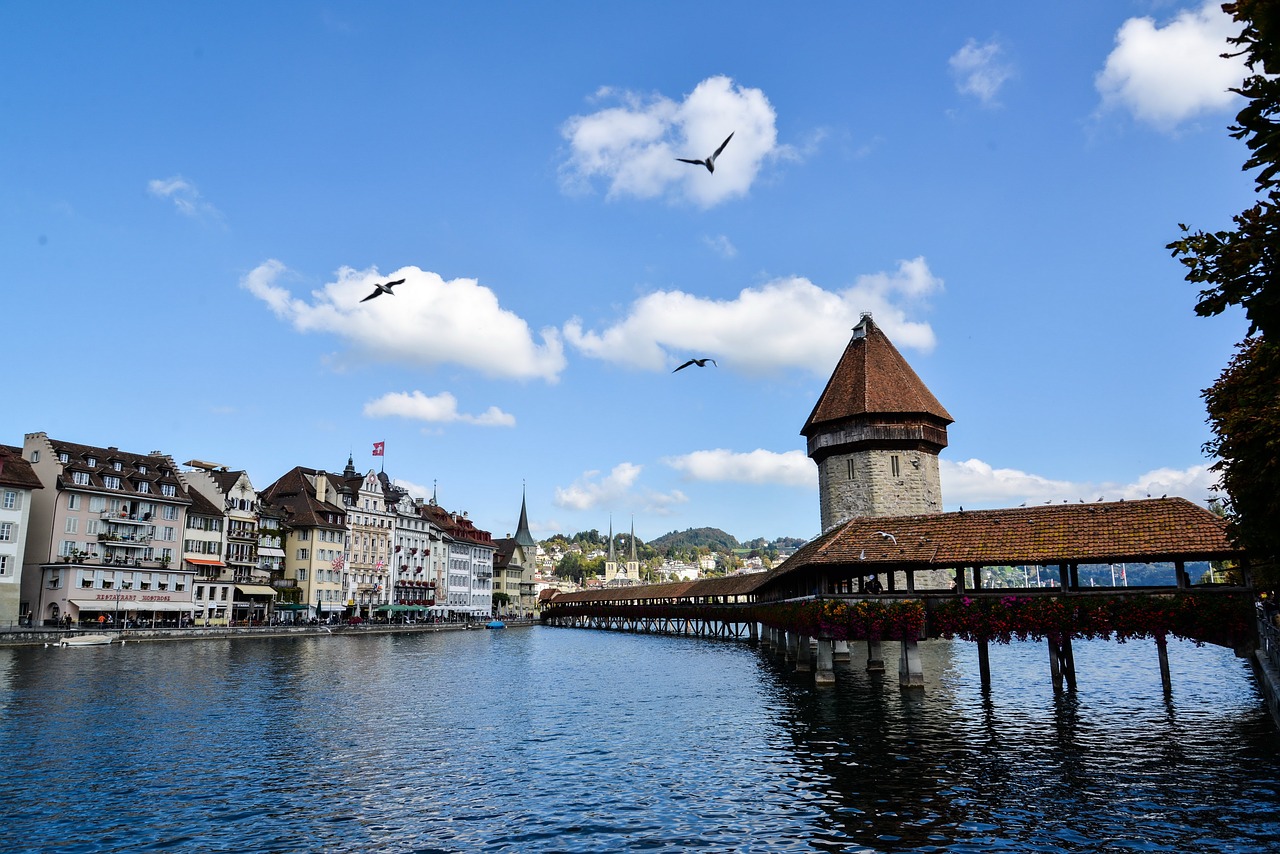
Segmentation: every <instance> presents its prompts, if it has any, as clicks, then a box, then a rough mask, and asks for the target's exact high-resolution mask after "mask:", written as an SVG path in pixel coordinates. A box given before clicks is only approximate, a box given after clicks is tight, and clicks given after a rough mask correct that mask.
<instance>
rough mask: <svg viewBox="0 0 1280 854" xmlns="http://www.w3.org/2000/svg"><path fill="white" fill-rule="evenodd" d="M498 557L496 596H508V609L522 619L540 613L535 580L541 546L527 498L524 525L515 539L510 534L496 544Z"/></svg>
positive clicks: (522, 502) (522, 511) (521, 523)
mask: <svg viewBox="0 0 1280 854" xmlns="http://www.w3.org/2000/svg"><path fill="white" fill-rule="evenodd" d="M495 545H496V546H497V547H498V548H497V553H496V554H495V555H494V567H493V592H494V593H495V594H497V593H505V594H507V597H508V602H509V604H508V605H507V607H508V608H509V609H510V610H511V611H512V612H513V613H515V614H517V615H518V616H520V617H524V616H525V615H526V614H535V615H536V613H537V611H538V599H537V595H538V591H537V587H536V586H535V584H534V576H535V575H536V574H537V572H538V562H537V550H538V543H537V541H536V540H535V539H534V538H533V534H532V533H530V531H529V513H528V509H527V506H526V502H525V496H524V494H523V493H522V494H521V495H520V521H519V523H518V524H517V525H516V533H515V536H514V537H513V536H511V535H510V534H508V535H507V536H506V537H504V538H502V539H500V540H496V541H495Z"/></svg>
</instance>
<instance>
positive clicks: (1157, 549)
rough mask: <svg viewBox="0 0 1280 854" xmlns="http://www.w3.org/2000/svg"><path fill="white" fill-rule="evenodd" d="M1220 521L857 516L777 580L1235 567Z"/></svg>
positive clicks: (1143, 510)
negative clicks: (1178, 565)
mask: <svg viewBox="0 0 1280 854" xmlns="http://www.w3.org/2000/svg"><path fill="white" fill-rule="evenodd" d="M1239 554H1240V551H1239V549H1237V548H1236V547H1235V546H1233V545H1232V544H1231V542H1230V541H1229V540H1228V539H1227V533H1226V522H1225V520H1223V519H1220V518H1218V517H1217V516H1215V515H1213V514H1212V513H1210V512H1209V511H1208V510H1205V509H1204V508H1203V507H1199V506H1197V505H1195V504H1192V503H1191V502H1190V501H1187V500H1186V499H1185V498H1153V499H1147V500H1142V501H1109V502H1094V503H1092V504H1080V503H1077V504H1052V505H1041V506H1037V507H1015V508H1010V509H1005V510H962V511H959V512H954V513H929V514H924V515H919V516H879V517H869V516H857V517H854V518H853V519H850V520H849V521H848V522H846V523H844V524H843V525H841V526H839V527H837V528H833V529H832V530H831V531H829V532H828V533H826V534H823V535H822V536H820V537H818V538H817V539H815V540H812V541H810V542H809V543H806V544H805V545H804V546H803V547H802V548H801V549H800V550H799V551H797V552H796V553H795V554H794V555H792V556H791V557H790V558H788V559H787V561H786V562H785V563H784V564H782V566H781V567H779V570H780V574H781V575H790V574H793V573H797V572H803V571H804V570H806V569H817V568H822V567H835V566H839V567H841V568H843V569H845V570H856V569H857V568H858V567H862V566H865V567H866V568H867V570H866V572H867V574H870V573H875V572H883V571H884V570H885V568H886V565H894V566H901V565H904V564H913V565H916V566H922V565H923V566H924V567H934V568H944V567H958V566H1019V565H1024V564H1040V565H1055V564H1059V563H1077V564H1103V563H1122V562H1148V563H1154V562H1161V561H1171V560H1218V559H1223V558H1230V557H1236V556H1238V555H1239Z"/></svg>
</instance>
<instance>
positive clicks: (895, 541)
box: [876, 531, 898, 546]
mask: <svg viewBox="0 0 1280 854" xmlns="http://www.w3.org/2000/svg"><path fill="white" fill-rule="evenodd" d="M876 533H877V534H879V535H880V536H882V537H884V538H885V539H886V540H893V544H894V545H895V546H896V545H897V544H898V538H897V537H895V536H894V535H893V534H890V533H889V532H888V531H876Z"/></svg>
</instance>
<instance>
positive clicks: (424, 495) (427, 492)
mask: <svg viewBox="0 0 1280 854" xmlns="http://www.w3.org/2000/svg"><path fill="white" fill-rule="evenodd" d="M391 482H392V483H393V484H395V485H396V486H398V487H400V488H401V489H403V490H405V491H406V492H408V493H409V497H410V498H415V499H417V498H420V499H422V500H423V501H426V500H428V499H430V498H431V496H432V495H433V494H434V491H435V487H434V486H432V487H430V488H428V487H425V486H423V485H421V484H418V483H414V482H413V481H411V480H405V479H404V478H402V477H393V478H392V479H391Z"/></svg>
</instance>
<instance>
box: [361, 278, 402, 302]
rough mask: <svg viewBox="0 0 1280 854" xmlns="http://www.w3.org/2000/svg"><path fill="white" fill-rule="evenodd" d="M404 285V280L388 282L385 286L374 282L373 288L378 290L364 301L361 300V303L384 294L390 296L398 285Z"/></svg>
mask: <svg viewBox="0 0 1280 854" xmlns="http://www.w3.org/2000/svg"><path fill="white" fill-rule="evenodd" d="M403 283H404V279H396V280H395V281H394V282H387V283H386V284H385V285H384V284H382V283H381V282H374V283H373V286H374V287H375V288H377V290H375V291H374V292H373V293H371V294H369V295H368V296H367V297H365V298H364V299H362V300H360V302H368V301H369V300H371V299H373V298H374V297H378V296H382V295H383V294H389V293H391V289H392V288H394V287H395V286H396V285H399V284H403Z"/></svg>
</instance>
